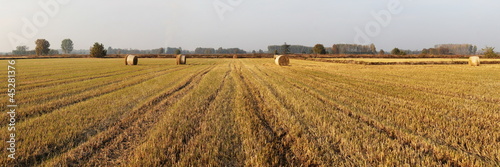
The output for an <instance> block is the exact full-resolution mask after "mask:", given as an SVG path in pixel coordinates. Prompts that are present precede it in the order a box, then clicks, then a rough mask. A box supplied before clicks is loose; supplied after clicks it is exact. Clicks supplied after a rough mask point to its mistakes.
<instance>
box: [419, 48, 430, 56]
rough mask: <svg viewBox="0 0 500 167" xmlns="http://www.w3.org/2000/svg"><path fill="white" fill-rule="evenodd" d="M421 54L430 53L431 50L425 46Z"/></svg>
mask: <svg viewBox="0 0 500 167" xmlns="http://www.w3.org/2000/svg"><path fill="white" fill-rule="evenodd" d="M420 54H423V55H426V54H429V50H428V49H425V48H424V49H422V52H420Z"/></svg>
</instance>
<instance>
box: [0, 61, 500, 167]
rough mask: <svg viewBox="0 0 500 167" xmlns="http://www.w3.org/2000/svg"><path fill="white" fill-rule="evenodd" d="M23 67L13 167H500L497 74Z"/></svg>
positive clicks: (331, 67)
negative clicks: (15, 166) (408, 166)
mask: <svg viewBox="0 0 500 167" xmlns="http://www.w3.org/2000/svg"><path fill="white" fill-rule="evenodd" d="M0 62H1V63H2V64H6V63H7V61H5V60H2V61H0ZM16 68H17V73H18V74H17V78H16V80H17V88H16V91H17V94H16V99H17V100H18V101H17V104H18V105H19V107H18V108H17V115H16V131H17V135H16V146H17V147H16V148H17V151H16V159H15V160H11V159H9V158H7V156H8V155H7V154H8V153H9V152H7V151H2V152H0V156H1V158H0V164H3V165H2V166H4V165H5V166H14V165H18V166H68V165H69V166H160V165H164V166H405V165H410V166H500V151H499V148H500V124H499V122H500V113H499V111H500V75H498V74H499V73H500V65H499V64H484V65H481V66H479V67H472V66H468V65H383V66H382V65H357V64H337V63H328V62H318V61H306V60H297V59H292V60H290V66H284V67H280V66H277V65H275V64H274V62H273V59H270V58H263V59H189V60H188V61H187V64H186V65H176V62H175V59H158V58H152V59H144V58H143V59H139V64H138V65H137V66H125V65H123V59H113V58H110V59H93V58H90V59H19V60H17V64H16ZM2 69H3V68H2ZM1 72H2V73H6V69H3V70H2V71H1ZM4 82H5V83H6V81H4ZM2 85H4V87H3V89H7V88H6V85H7V84H2ZM0 100H2V101H7V96H2V99H0ZM1 110H2V111H6V110H7V108H6V106H4V105H2V106H1ZM0 122H1V124H0V125H1V126H2V127H1V128H2V129H7V127H6V126H7V125H8V120H7V119H1V120H0ZM7 136H9V134H8V132H7V131H6V130H2V131H0V137H2V140H3V141H8V140H9V139H8V138H6V137H7ZM0 147H1V148H6V147H8V143H6V142H0Z"/></svg>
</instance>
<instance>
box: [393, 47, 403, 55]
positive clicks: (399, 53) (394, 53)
mask: <svg viewBox="0 0 500 167" xmlns="http://www.w3.org/2000/svg"><path fill="white" fill-rule="evenodd" d="M391 54H393V55H406V52H404V51H401V50H399V48H394V49H392V51H391Z"/></svg>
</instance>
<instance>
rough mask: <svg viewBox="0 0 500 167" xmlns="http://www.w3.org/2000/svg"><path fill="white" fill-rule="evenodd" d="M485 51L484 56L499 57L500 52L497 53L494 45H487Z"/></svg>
mask: <svg viewBox="0 0 500 167" xmlns="http://www.w3.org/2000/svg"><path fill="white" fill-rule="evenodd" d="M483 51H484V57H486V58H495V57H498V54H496V53H495V48H494V47H488V46H487V47H486V48H484V49H483Z"/></svg>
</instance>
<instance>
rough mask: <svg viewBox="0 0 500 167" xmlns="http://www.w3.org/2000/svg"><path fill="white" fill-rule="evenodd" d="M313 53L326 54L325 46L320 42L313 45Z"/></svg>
mask: <svg viewBox="0 0 500 167" xmlns="http://www.w3.org/2000/svg"><path fill="white" fill-rule="evenodd" d="M313 53H314V54H322V55H324V54H326V50H325V46H323V45H322V44H316V45H314V47H313Z"/></svg>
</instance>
